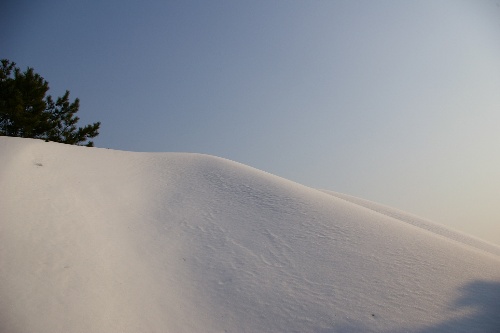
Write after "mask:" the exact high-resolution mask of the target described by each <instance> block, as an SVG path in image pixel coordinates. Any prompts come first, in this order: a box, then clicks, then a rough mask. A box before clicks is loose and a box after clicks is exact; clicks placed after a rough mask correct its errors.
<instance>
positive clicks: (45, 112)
mask: <svg viewBox="0 0 500 333" xmlns="http://www.w3.org/2000/svg"><path fill="white" fill-rule="evenodd" d="M48 90H49V84H48V82H47V81H45V79H44V78H43V77H41V76H40V75H39V74H37V73H35V72H34V70H33V68H29V67H28V69H27V70H26V71H25V72H21V70H20V69H19V68H17V67H16V64H15V63H14V62H11V61H9V60H6V59H3V60H2V61H1V67H0V135H6V136H18V137H22V138H36V139H44V140H46V141H55V142H62V143H67V144H72V145H85V146H88V147H92V146H93V145H94V144H93V142H92V141H87V140H88V139H90V138H95V137H96V136H97V135H99V126H100V125H101V123H100V122H96V123H93V124H92V125H87V126H84V127H77V123H78V121H79V120H80V119H79V118H78V117H77V116H76V115H75V114H76V113H77V112H78V108H79V107H80V100H79V99H78V98H77V99H75V101H74V102H73V103H70V101H69V91H66V93H65V94H64V96H62V97H58V98H57V100H56V101H55V102H54V101H53V99H52V97H51V96H50V95H47V96H45V95H46V93H47V91H48Z"/></svg>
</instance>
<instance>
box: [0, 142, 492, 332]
mask: <svg viewBox="0 0 500 333" xmlns="http://www.w3.org/2000/svg"><path fill="white" fill-rule="evenodd" d="M0 156H1V159H0V332H13V333H15V332H471V331H474V332H499V331H500V315H499V311H500V310H499V309H500V256H499V252H498V251H499V250H498V248H496V247H495V246H493V245H490V244H486V243H482V242H481V241H479V240H477V239H473V238H471V237H468V236H466V235H459V236H456V233H454V232H453V231H449V232H448V231H446V230H445V229H446V228H444V227H442V226H437V225H435V226H434V225H433V224H432V223H431V222H426V224H425V225H427V226H429V227H422V224H420V225H419V224H418V223H416V222H414V223H412V222H411V221H416V218H415V217H413V216H411V215H409V214H405V213H403V212H399V211H398V213H397V214H391V213H390V209H388V210H385V211H384V210H383V209H382V210H381V209H378V210H377V209H374V207H373V206H372V207H367V205H366V204H365V205H363V204H362V202H363V201H362V200H361V199H359V200H360V201H357V200H354V199H352V200H345V199H346V198H347V197H344V198H342V197H339V196H342V195H340V194H337V195H338V196H335V195H332V194H329V193H324V192H322V191H318V190H315V189H311V188H308V187H305V186H302V185H299V184H297V183H294V182H291V181H288V180H285V179H282V178H279V177H276V176H273V175H271V174H268V173H265V172H262V171H259V170H256V169H253V168H251V167H248V166H245V165H242V164H238V163H235V162H232V161H228V160H225V159H221V158H217V157H211V156H206V155H199V154H182V153H131V152H122V151H113V150H107V149H98V148H85V147H75V146H68V145H62V144H56V143H45V142H42V141H38V140H29V139H19V138H8V137H0ZM374 205H375V206H376V204H374ZM417 222H418V220H417ZM436 230H441V231H439V232H436ZM443 230H444V231H443ZM450 235H451V236H450Z"/></svg>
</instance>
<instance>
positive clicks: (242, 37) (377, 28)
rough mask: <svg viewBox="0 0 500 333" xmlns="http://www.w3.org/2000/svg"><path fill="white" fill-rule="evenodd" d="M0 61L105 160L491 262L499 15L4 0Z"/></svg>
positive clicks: (499, 130)
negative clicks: (262, 183) (394, 229)
mask: <svg viewBox="0 0 500 333" xmlns="http://www.w3.org/2000/svg"><path fill="white" fill-rule="evenodd" d="M2 12H3V15H2V20H1V21H0V58H7V59H9V60H11V61H14V62H16V63H17V65H18V66H19V67H20V68H21V69H25V68H26V67H28V66H29V67H33V68H34V69H35V71H36V72H37V73H39V74H41V75H42V76H43V77H44V78H45V79H46V80H47V81H48V82H49V86H50V91H49V94H51V95H52V96H53V97H56V96H62V95H63V94H64V91H65V90H69V91H70V92H71V94H70V97H71V98H72V99H74V98H76V97H78V98H79V99H80V111H79V113H78V116H79V117H80V119H81V120H80V123H81V125H85V124H88V123H92V122H95V121H100V122H101V123H102V125H101V130H100V135H99V136H98V137H97V138H96V139H95V140H94V142H95V145H96V146H97V147H105V148H111V149H120V150H128V151H148V152H196V153H205V154H211V155H216V156H220V157H224V158H228V159H231V160H234V161H237V162H241V163H244V164H247V165H250V166H253V167H256V168H258V169H261V170H264V171H267V172H270V173H272V174H275V175H278V176H281V177H284V178H287V179H290V180H293V181H296V182H298V183H301V184H304V185H307V186H311V187H315V188H321V189H328V190H333V191H337V192H342V193H346V194H351V195H355V196H358V197H361V198H364V199H368V200H372V201H376V202H380V203H383V204H387V205H390V206H393V207H396V208H400V209H402V210H404V211H407V212H410V213H414V214H416V215H419V216H422V217H424V218H428V219H431V220H433V221H435V222H438V223H442V224H445V225H447V226H450V227H452V228H455V229H457V230H461V231H463V232H465V233H468V234H471V235H475V236H478V237H480V238H483V239H485V240H487V241H490V242H493V243H496V244H499V245H500V6H499V4H498V3H497V2H495V1H493V0H442V1H431V0H422V1H399V0H395V1H390V0H385V1H369V0H365V1H347V0H346V1H326V0H325V1H321V0H317V1H298V0H296V1H294V0H290V1H284V0H276V1H259V0H256V1H229V0H228V1H222V0H216V1H126V2H124V1H94V0H91V1H76V0H70V1H68V0H66V1H59V0H54V1H52V0H48V1H43V2H34V1H28V0H16V1H14V0H7V1H6V3H4V4H3V7H2Z"/></svg>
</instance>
